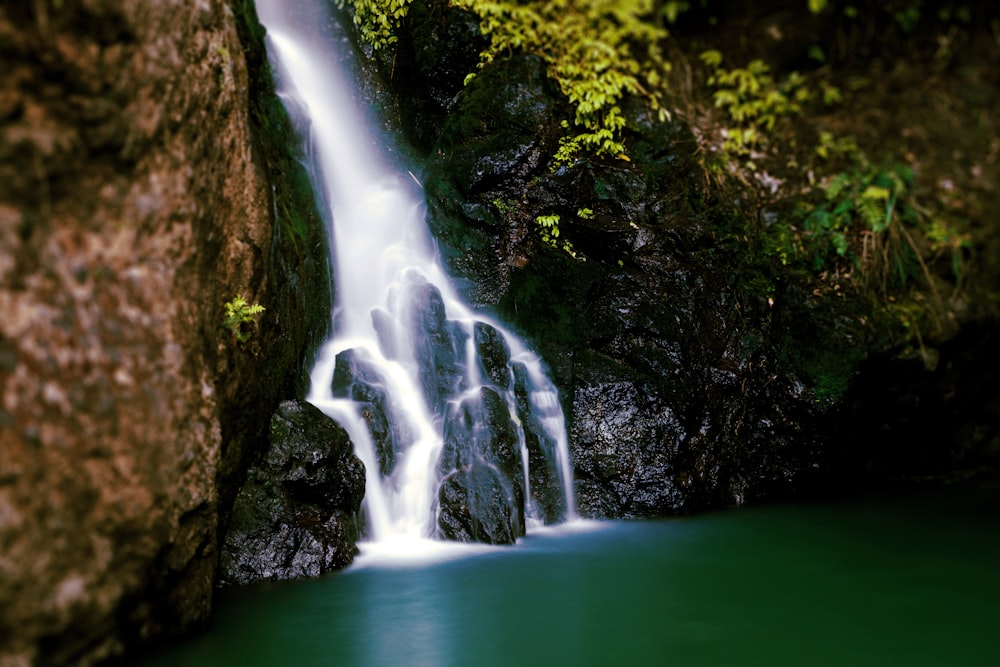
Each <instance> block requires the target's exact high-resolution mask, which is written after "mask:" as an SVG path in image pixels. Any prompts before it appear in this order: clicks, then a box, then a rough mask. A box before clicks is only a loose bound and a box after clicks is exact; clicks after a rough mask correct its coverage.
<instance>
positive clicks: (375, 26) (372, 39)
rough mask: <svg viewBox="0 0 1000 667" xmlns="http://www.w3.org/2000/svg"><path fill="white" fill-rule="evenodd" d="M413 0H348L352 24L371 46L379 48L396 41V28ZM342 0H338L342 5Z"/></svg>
mask: <svg viewBox="0 0 1000 667" xmlns="http://www.w3.org/2000/svg"><path fill="white" fill-rule="evenodd" d="M411 2H413V0H350V3H351V6H352V7H354V25H356V26H357V28H358V30H359V31H360V33H361V38H362V39H363V40H364V41H365V42H366V43H368V44H371V46H372V48H375V49H381V48H384V47H386V46H389V45H390V44H395V43H396V42H397V41H398V38H397V37H396V30H397V29H398V28H399V24H400V21H402V20H403V18H404V17H405V16H406V13H407V11H408V10H409V8H410V3H411ZM343 4H344V0H338V5H339V6H341V7H342V6H343Z"/></svg>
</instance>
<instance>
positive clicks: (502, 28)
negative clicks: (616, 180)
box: [452, 0, 687, 165]
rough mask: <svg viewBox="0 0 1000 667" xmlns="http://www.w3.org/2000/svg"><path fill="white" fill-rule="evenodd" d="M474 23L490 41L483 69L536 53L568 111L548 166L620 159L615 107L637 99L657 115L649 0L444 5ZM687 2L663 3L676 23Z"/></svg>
mask: <svg viewBox="0 0 1000 667" xmlns="http://www.w3.org/2000/svg"><path fill="white" fill-rule="evenodd" d="M452 4H453V5H454V6H457V7H460V8H462V9H465V10H467V11H470V12H472V13H474V14H476V15H477V16H479V18H480V23H479V27H480V31H481V32H482V33H483V35H485V36H486V37H488V38H489V40H490V43H489V46H487V48H486V49H484V50H483V52H482V53H481V54H480V63H479V66H480V67H483V66H485V65H486V64H488V63H491V62H493V61H494V60H496V59H497V58H502V57H505V56H508V55H510V54H513V53H531V54H534V55H537V56H540V57H541V58H542V59H544V60H545V62H546V63H547V65H548V75H549V77H550V78H551V79H552V80H553V81H555V82H556V83H557V84H558V85H559V89H560V90H561V91H562V93H563V95H565V96H566V99H567V100H568V101H569V102H570V104H571V105H572V107H573V117H572V118H567V119H566V121H565V122H564V123H563V126H564V127H565V128H566V129H567V130H569V133H567V134H566V135H565V136H564V137H563V138H562V140H561V141H560V145H559V149H558V150H557V151H556V154H555V155H554V156H553V162H554V163H555V164H556V165H561V164H568V163H571V162H573V161H575V160H578V159H580V158H581V157H583V156H585V155H596V156H601V155H605V156H610V157H621V158H622V159H627V155H626V153H625V145H624V142H623V141H622V130H623V129H624V127H625V118H624V116H623V114H622V111H621V108H620V106H619V103H620V102H621V100H622V98H623V97H624V96H625V95H641V96H643V97H645V98H646V99H647V101H648V102H649V103H650V104H651V106H652V107H653V109H654V110H657V111H659V110H661V106H660V98H659V95H658V93H657V92H656V90H657V88H658V86H659V85H660V83H661V81H662V77H663V74H665V73H666V72H668V71H669V69H670V65H669V63H668V62H666V61H665V60H664V59H663V57H662V54H661V52H660V42H661V41H662V40H664V39H666V37H667V31H666V30H665V29H664V28H663V27H662V25H661V23H660V21H658V20H657V14H656V12H655V9H654V3H653V2H651V0H529V1H525V2H517V1H516V0H452ZM686 8H687V3H684V2H672V3H667V5H665V6H664V7H663V8H662V10H661V11H662V12H663V13H664V15H665V16H666V18H668V19H670V18H671V17H673V19H676V16H677V14H678V13H679V12H681V11H684V10H685V9H686Z"/></svg>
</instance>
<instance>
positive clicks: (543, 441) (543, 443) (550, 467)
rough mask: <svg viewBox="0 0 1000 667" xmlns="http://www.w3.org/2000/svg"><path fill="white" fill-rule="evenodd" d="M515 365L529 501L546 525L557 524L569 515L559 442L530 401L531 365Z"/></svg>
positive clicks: (516, 399)
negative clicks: (560, 463) (562, 476)
mask: <svg viewBox="0 0 1000 667" xmlns="http://www.w3.org/2000/svg"><path fill="white" fill-rule="evenodd" d="M512 368H513V374H514V400H515V403H516V407H517V417H518V419H519V420H520V422H521V428H522V429H523V431H524V441H525V448H526V449H527V450H528V484H529V486H530V489H531V493H530V498H529V501H530V502H531V503H532V508H533V510H534V511H535V512H536V513H537V515H538V516H540V517H541V519H542V521H544V522H545V523H546V524H551V523H557V522H558V521H560V520H561V519H564V518H565V517H566V509H567V508H566V495H565V493H564V492H563V487H562V483H561V482H560V480H559V462H558V460H557V458H556V446H557V445H556V443H555V442H554V441H553V440H552V437H551V436H550V435H549V433H548V431H547V430H546V428H545V427H544V426H543V424H542V422H541V419H542V415H541V414H540V412H539V411H538V410H537V409H535V408H534V407H533V406H532V405H531V404H530V401H531V398H530V396H529V395H528V387H529V383H528V377H527V374H528V370H527V368H526V367H525V366H524V364H522V363H515V364H514V365H513V367H512ZM554 399H555V397H553V400H554Z"/></svg>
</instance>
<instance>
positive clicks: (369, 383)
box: [331, 349, 408, 476]
mask: <svg viewBox="0 0 1000 667" xmlns="http://www.w3.org/2000/svg"><path fill="white" fill-rule="evenodd" d="M331 390H332V392H333V395H334V396H335V397H338V398H350V399H351V400H354V401H357V402H358V404H359V406H358V409H359V410H360V412H361V417H362V418H363V419H364V420H365V423H366V424H367V425H368V432H369V433H370V434H371V437H372V442H373V443H374V445H375V455H376V457H377V458H378V463H379V472H380V473H381V474H382V475H383V476H385V475H390V474H392V471H393V469H394V468H395V466H396V460H397V458H398V456H399V453H400V452H401V451H402V446H403V443H404V442H406V441H407V440H408V438H407V436H406V432H405V430H404V426H403V422H402V421H401V420H399V419H397V418H395V413H394V410H393V407H392V398H391V396H389V392H388V390H387V389H386V383H385V379H384V378H383V377H382V376H381V375H380V373H379V371H378V369H376V368H375V366H374V364H372V363H370V362H368V361H365V360H364V359H361V358H360V357H359V355H358V353H357V352H356V351H355V350H353V349H350V350H344V351H343V352H341V353H339V354H338V355H337V358H336V360H335V366H334V371H333V381H332V382H331Z"/></svg>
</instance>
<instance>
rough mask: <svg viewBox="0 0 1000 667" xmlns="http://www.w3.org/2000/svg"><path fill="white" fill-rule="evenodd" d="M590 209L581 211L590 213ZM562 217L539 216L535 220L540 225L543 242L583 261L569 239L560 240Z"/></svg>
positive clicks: (554, 215)
mask: <svg viewBox="0 0 1000 667" xmlns="http://www.w3.org/2000/svg"><path fill="white" fill-rule="evenodd" d="M589 210H590V209H581V211H589ZM560 219H561V218H560V216H559V215H558V214H553V215H539V216H538V217H536V218H535V224H536V225H538V234H539V236H541V237H542V241H543V242H544V243H545V244H546V245H549V246H552V247H553V248H561V249H562V250H563V251H565V252H566V253H568V254H569V255H570V256H571V257H573V258H574V259H582V257H578V256H577V253H576V249H575V248H574V247H573V244H572V243H570V241H569V240H567V239H560V238H559V233H560V232H559V221H560Z"/></svg>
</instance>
